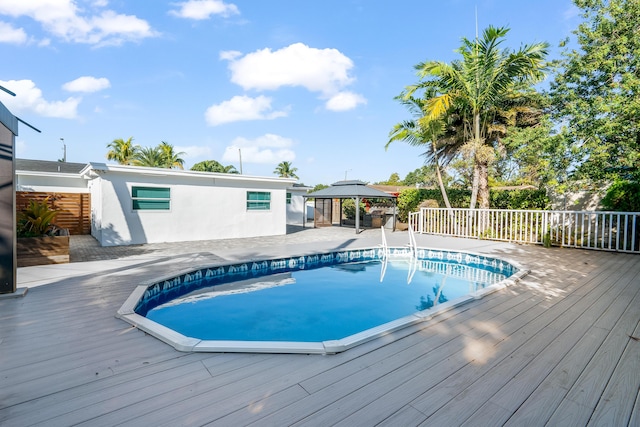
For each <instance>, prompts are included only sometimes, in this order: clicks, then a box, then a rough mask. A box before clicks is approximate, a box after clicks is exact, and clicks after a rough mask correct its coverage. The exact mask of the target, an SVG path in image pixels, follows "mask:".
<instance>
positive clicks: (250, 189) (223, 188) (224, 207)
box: [79, 163, 302, 246]
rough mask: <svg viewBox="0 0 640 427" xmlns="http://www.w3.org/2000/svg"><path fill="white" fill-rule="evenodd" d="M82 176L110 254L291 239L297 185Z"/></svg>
mask: <svg viewBox="0 0 640 427" xmlns="http://www.w3.org/2000/svg"><path fill="white" fill-rule="evenodd" d="M79 175H80V176H81V177H82V178H83V179H85V180H87V188H88V189H89V192H90V194H91V235H93V237H95V238H96V239H97V240H98V242H99V243H100V244H101V245H103V246H115V245H132V244H142V243H161V242H178V241H193V240H214V239H227V238H241V237H255V236H269V235H279V234H285V233H286V224H287V193H288V192H289V189H291V188H293V184H294V183H295V179H290V178H271V177H256V176H247V175H238V174H224V173H211V172H196V171H182V170H175V169H160V168H149V167H137V166H122V165H107V164H104V163H89V164H88V165H86V166H85V167H84V168H83V169H82V170H81V171H80V173H79ZM291 193H292V197H293V192H291ZM292 201H293V199H292ZM300 217H302V213H300Z"/></svg>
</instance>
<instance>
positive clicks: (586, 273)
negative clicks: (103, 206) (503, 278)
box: [0, 236, 640, 427]
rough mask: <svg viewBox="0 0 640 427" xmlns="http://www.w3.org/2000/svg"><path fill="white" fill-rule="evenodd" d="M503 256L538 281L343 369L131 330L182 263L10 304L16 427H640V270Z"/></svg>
mask: <svg viewBox="0 0 640 427" xmlns="http://www.w3.org/2000/svg"><path fill="white" fill-rule="evenodd" d="M419 237H420V236H419ZM265 251H266V250H265ZM491 251H492V252H493V253H494V254H499V255H502V256H505V257H507V258H510V259H513V260H515V261H518V262H520V263H522V264H523V265H525V266H526V267H528V268H529V269H530V270H531V273H530V274H529V275H528V276H526V277H525V278H524V279H523V280H522V281H521V282H519V283H517V284H515V285H512V286H511V287H509V288H506V289H502V290H500V291H498V292H495V293H493V294H490V295H487V296H486V297H485V298H483V299H480V300H476V301H473V302H470V303H469V304H466V305H464V306H461V307H457V308H455V309H453V310H451V311H449V312H446V313H443V314H442V315H440V316H436V317H434V318H433V319H431V320H430V321H428V322H425V323H422V324H419V325H414V326H411V327H409V328H406V329H404V330H401V331H397V332H395V333H393V334H391V336H387V337H382V338H379V339H376V340H372V341H370V342H367V343H365V344H363V345H361V346H358V347H356V348H353V349H351V350H349V351H347V352H344V353H341V354H337V355H327V356H320V355H278V354H220V353H212V354H203V353H191V354H189V353H180V352H177V351H176V350H174V349H173V348H171V347H170V346H168V345H166V344H164V343H162V342H160V341H159V340H157V339H155V338H153V337H151V336H148V335H146V334H144V333H142V332H140V331H138V330H137V329H135V328H131V327H130V326H128V325H127V324H126V323H124V322H122V321H121V320H119V319H116V318H115V317H114V314H115V311H116V310H117V309H118V308H119V307H120V305H121V304H122V302H123V301H124V300H125V299H126V298H127V296H128V295H129V293H130V292H131V291H132V290H133V289H134V288H135V286H136V285H137V283H139V282H140V281H143V280H147V279H149V278H151V277H154V275H159V274H164V273H165V272H167V271H170V270H171V268H172V263H171V260H169V259H163V260H162V262H157V263H154V262H147V261H145V262H144V265H142V264H141V266H140V267H139V268H131V269H118V268H114V269H112V270H108V271H105V272H103V273H102V274H100V275H99V276H86V277H78V278H72V279H66V280H60V281H59V282H58V283H55V284H52V285H47V286H42V287H39V288H35V289H33V290H31V291H30V292H29V293H28V294H27V295H28V296H27V297H25V298H22V299H17V300H0V382H1V383H2V386H1V387H0V425H3V426H9V427H11V426H20V427H22V426H27V425H43V426H45V425H46V426H56V425H71V424H77V425H87V426H100V425H105V426H111V425H117V424H121V425H133V426H137V425H158V426H160V425H171V426H173V425H214V426H217V425H222V426H226V425H230V426H243V425H257V426H269V425H274V426H283V425H295V424H298V425H334V424H335V425H376V424H378V423H379V424H380V425H388V426H392V425H393V426H396V425H403V426H405V425H406V426H412V425H441V424H443V425H464V424H465V423H468V424H469V425H479V426H483V425H501V424H505V423H506V425H514V426H515V425H544V424H545V423H548V424H549V425H587V424H588V423H591V424H592V425H622V426H624V425H627V426H638V425H639V424H640V413H639V412H640V369H639V363H640V362H639V361H640V342H638V341H635V340H632V339H630V338H629V335H633V336H638V335H640V258H639V257H638V255H631V254H618V253H605V252H596V251H586V250H576V249H559V248H554V249H545V248H541V247H532V246H522V245H513V246H509V247H501V248H498V249H492V250H491ZM210 256H211V254H210ZM203 259H206V255H203V254H198V255H193V256H184V257H182V258H180V260H178V261H179V262H181V268H182V267H183V266H184V265H183V264H184V262H187V263H188V262H192V263H193V264H196V263H197V264H201V261H202V260H203ZM185 260H187V261H185ZM183 261H184V262H183ZM69 295H73V296H74V297H77V299H76V301H79V303H75V302H74V301H73V299H72V298H69Z"/></svg>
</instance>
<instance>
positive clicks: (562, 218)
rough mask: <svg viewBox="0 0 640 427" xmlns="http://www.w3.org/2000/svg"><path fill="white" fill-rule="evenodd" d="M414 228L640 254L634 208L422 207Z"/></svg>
mask: <svg viewBox="0 0 640 427" xmlns="http://www.w3.org/2000/svg"><path fill="white" fill-rule="evenodd" d="M409 224H410V226H411V227H412V228H413V230H414V231H415V232H417V233H424V234H439V235H443V236H456V237H470V238H476V239H486V240H502V241H508V242H519V243H534V244H548V245H554V246H565V247H573V248H584V249H598V250H604V251H619V252H633V253H640V212H605V211H542V210H509V209H473V210H471V209H450V210H449V209H443V208H422V209H421V210H420V211H419V212H412V213H411V214H409Z"/></svg>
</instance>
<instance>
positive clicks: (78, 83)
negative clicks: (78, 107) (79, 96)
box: [62, 76, 111, 93]
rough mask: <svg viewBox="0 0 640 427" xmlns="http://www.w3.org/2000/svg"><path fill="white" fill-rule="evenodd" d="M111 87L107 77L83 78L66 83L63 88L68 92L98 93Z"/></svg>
mask: <svg viewBox="0 0 640 427" xmlns="http://www.w3.org/2000/svg"><path fill="white" fill-rule="evenodd" d="M109 87H111V83H110V82H109V79H107V78H105V77H100V78H96V77H92V76H82V77H78V78H77V79H75V80H72V81H70V82H67V83H65V84H64V85H62V88H63V89H64V90H66V91H68V92H85V93H90V92H98V91H101V90H103V89H107V88H109Z"/></svg>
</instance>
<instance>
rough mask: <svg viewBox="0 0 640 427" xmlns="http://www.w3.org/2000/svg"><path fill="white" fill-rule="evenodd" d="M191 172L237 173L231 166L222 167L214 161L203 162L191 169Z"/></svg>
mask: <svg viewBox="0 0 640 427" xmlns="http://www.w3.org/2000/svg"><path fill="white" fill-rule="evenodd" d="M191 170H192V171H199V172H217V173H236V174H237V173H239V172H238V171H237V170H236V167H235V166H233V165H228V166H224V165H222V164H221V163H219V162H218V161H216V160H203V161H202V162H199V163H196V164H195V165H193V166H192V167H191Z"/></svg>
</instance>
